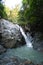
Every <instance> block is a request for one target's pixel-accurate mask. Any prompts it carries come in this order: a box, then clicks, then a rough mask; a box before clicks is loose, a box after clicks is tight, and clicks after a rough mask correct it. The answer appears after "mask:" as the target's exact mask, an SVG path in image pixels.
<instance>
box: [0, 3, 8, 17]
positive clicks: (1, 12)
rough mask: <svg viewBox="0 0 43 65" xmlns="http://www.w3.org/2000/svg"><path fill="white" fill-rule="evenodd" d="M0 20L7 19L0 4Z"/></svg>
mask: <svg viewBox="0 0 43 65" xmlns="http://www.w3.org/2000/svg"><path fill="white" fill-rule="evenodd" d="M0 18H7V15H6V12H5V11H4V5H3V4H2V3H1V2H0Z"/></svg>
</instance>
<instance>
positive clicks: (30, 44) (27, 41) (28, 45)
mask: <svg viewBox="0 0 43 65" xmlns="http://www.w3.org/2000/svg"><path fill="white" fill-rule="evenodd" d="M20 32H21V33H22V35H23V36H24V39H25V41H26V45H27V47H31V48H32V47H33V46H32V43H31V42H30V41H29V38H28V37H27V35H26V34H25V32H24V30H23V29H22V27H20Z"/></svg>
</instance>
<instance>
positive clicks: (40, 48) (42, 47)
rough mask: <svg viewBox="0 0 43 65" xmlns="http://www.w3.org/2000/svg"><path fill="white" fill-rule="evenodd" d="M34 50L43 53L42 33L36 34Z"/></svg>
mask: <svg viewBox="0 0 43 65" xmlns="http://www.w3.org/2000/svg"><path fill="white" fill-rule="evenodd" d="M33 48H34V49H36V50H38V51H41V52H43V34H42V33H41V32H37V33H35V34H34V37H33Z"/></svg>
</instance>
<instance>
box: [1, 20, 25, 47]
mask: <svg viewBox="0 0 43 65" xmlns="http://www.w3.org/2000/svg"><path fill="white" fill-rule="evenodd" d="M0 34H1V35H2V42H3V44H2V45H4V47H6V48H12V47H16V46H20V45H23V44H25V40H24V38H23V36H22V34H21V33H20V28H19V25H17V24H13V23H11V22H9V21H7V20H4V19H0Z"/></svg>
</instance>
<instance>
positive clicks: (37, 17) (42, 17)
mask: <svg viewBox="0 0 43 65" xmlns="http://www.w3.org/2000/svg"><path fill="white" fill-rule="evenodd" d="M22 8H23V13H22V14H21V15H22V16H23V17H24V19H25V20H26V21H28V23H30V24H31V29H33V30H35V31H38V30H39V31H42V27H43V0H23V7H22Z"/></svg>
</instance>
